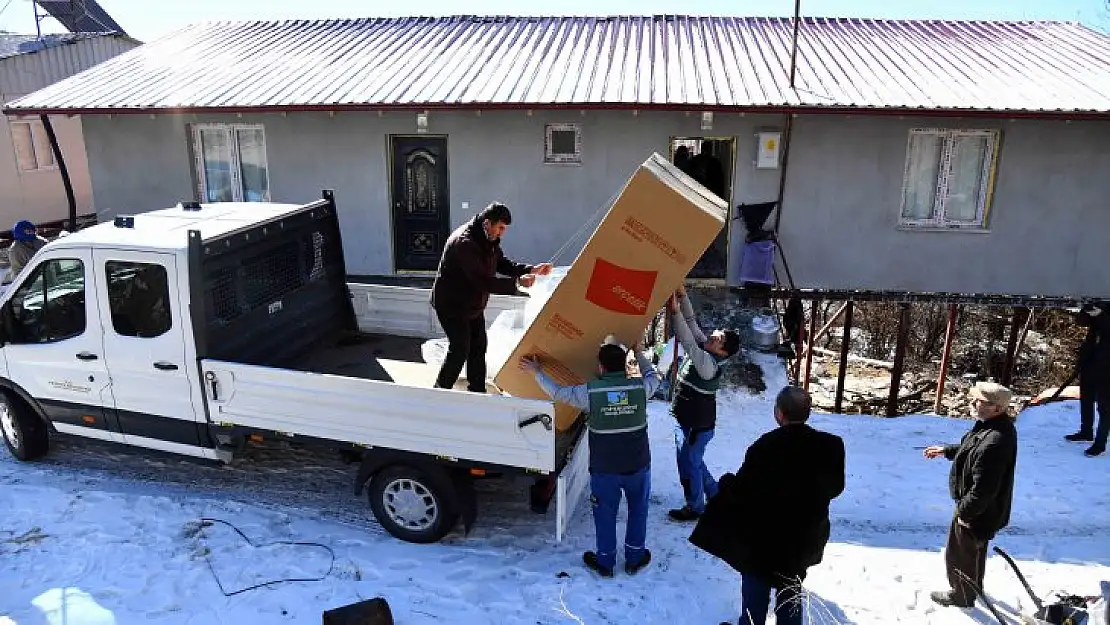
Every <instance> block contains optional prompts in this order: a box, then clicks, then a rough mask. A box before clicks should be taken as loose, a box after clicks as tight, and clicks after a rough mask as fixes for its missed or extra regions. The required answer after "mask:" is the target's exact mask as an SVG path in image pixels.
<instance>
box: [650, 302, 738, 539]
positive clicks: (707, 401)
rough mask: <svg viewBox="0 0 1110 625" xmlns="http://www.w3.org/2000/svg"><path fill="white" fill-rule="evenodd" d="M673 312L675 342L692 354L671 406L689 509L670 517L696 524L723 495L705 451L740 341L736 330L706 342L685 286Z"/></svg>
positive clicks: (714, 335) (688, 355) (672, 304)
mask: <svg viewBox="0 0 1110 625" xmlns="http://www.w3.org/2000/svg"><path fill="white" fill-rule="evenodd" d="M667 310H668V311H669V312H670V313H671V316H672V318H673V321H674V332H675V336H676V337H678V342H679V343H680V344H681V345H682V350H683V351H684V352H686V360H685V362H683V363H682V368H681V369H680V370H679V372H678V380H677V385H678V391H677V392H676V393H675V397H674V403H673V404H672V405H671V414H673V415H674V417H675V420H676V421H677V425H676V427H675V434H674V437H675V438H674V441H675V459H676V461H677V462H678V479H679V481H680V482H681V483H682V492H683V494H684V495H685V496H686V504H685V505H684V506H682V507H681V508H676V509H674V510H671V511H669V512H668V513H667V514H668V516H670V518H671V519H673V520H675V521H693V520H696V519H697V518H698V517H699V516H701V513H702V512H704V511H705V502H706V501H707V500H708V499H709V498H710V497H712V496H713V495H715V494H716V493H717V480H715V479H713V475H712V474H711V473H710V472H709V469H708V468H707V467H706V466H705V448H706V447H707V446H708V445H709V441H711V440H713V433H714V430H715V429H716V427H717V389H718V388H720V386H721V374H722V372H723V369H722V368H721V365H722V364H723V363H724V361H725V360H727V359H728V358H730V357H731V356H732V355H733V354H735V353H736V352H738V351H740V335H739V334H738V333H737V332H736V331H734V330H714V331H713V333H712V334H710V335H709V336H706V335H705V333H704V332H702V330H701V326H699V325H698V320H697V318H696V317H695V315H694V307H693V304H691V303H690V298H689V297H687V295H686V288H685V287H681V286H680V287H679V289H678V291H677V292H676V293H675V295H674V297H671V298H670V299H668V300H667Z"/></svg>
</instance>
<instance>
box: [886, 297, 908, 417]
mask: <svg viewBox="0 0 1110 625" xmlns="http://www.w3.org/2000/svg"><path fill="white" fill-rule="evenodd" d="M909 338H910V305H909V304H908V303H902V304H901V305H900V306H899V311H898V340H897V342H896V343H895V345H894V370H893V371H891V372H890V396H889V397H887V401H886V416H888V417H896V416H898V392H899V390H900V389H901V388H902V369H903V367H904V366H905V361H906V343H907V342H908V341H909Z"/></svg>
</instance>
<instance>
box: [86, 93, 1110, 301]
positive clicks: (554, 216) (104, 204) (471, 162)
mask: <svg viewBox="0 0 1110 625" xmlns="http://www.w3.org/2000/svg"><path fill="white" fill-rule="evenodd" d="M782 121H783V118H782V117H781V116H774V115H772V116H763V115H747V116H742V115H739V114H733V115H724V114H717V115H716V116H715V119H714V124H713V129H712V130H710V131H702V130H701V129H700V118H699V116H698V115H686V114H684V113H665V112H652V113H640V114H639V115H636V116H634V115H633V114H632V113H631V112H630V111H605V112H595V111H589V112H587V113H586V114H585V115H582V114H580V112H578V111H536V112H535V113H534V114H533V115H531V116H529V115H528V114H527V113H526V112H525V111H505V112H488V111H487V112H483V113H482V114H481V115H478V114H476V113H475V112H473V111H471V112H436V111H432V112H431V114H430V119H429V134H437V135H447V137H448V151H449V162H450V197H451V207H452V212H451V222H452V224H459V223H462V222H463V221H464V220H465V219H468V218H469V217H470V216H471V215H473V213H474V212H476V211H477V210H478V209H480V208H481V207H482V206H484V205H485V204H487V203H489V202H491V201H495V200H500V201H504V202H506V203H507V204H508V205H509V206H510V207H512V208H513V210H514V224H513V228H512V230H511V231H510V233H509V236H508V237H507V238H506V240H505V249H506V251H507V253H508V254H509V255H510V256H511V257H515V258H519V259H521V260H529V261H539V260H547V259H549V258H550V257H551V255H553V254H554V253H555V252H556V251H557V250H558V249H559V248H560V247H562V246H563V244H564V243H565V242H566V241H567V240H568V239H569V238H570V237H571V236H572V235H573V234H574V233H575V232H576V231H577V230H578V229H579V227H580V225H581V224H582V222H583V221H585V220H588V219H590V218H591V217H592V216H593V215H594V214H595V211H597V210H598V208H599V207H601V206H603V205H605V204H606V203H607V201H608V200H609V199H610V198H611V197H612V196H613V195H614V194H615V193H616V192H618V191H619V190H620V188H621V187H622V185H623V183H624V182H625V180H626V179H627V178H628V176H629V175H630V174H631V173H632V172H633V170H634V169H635V167H636V166H637V165H638V164H639V163H641V162H643V160H644V159H645V158H646V157H647V156H648V155H649V154H650V153H651V152H653V151H658V152H660V153H662V154H666V153H667V149H668V139H669V137H671V136H703V135H704V136H714V137H722V136H732V137H735V138H736V140H737V151H736V166H735V169H734V171H733V181H732V182H733V189H734V195H733V202H732V204H733V205H734V206H735V205H736V204H739V203H745V202H762V201H768V200H774V199H775V197H776V194H777V191H778V182H779V175H780V173H781V170H778V169H762V170H760V169H755V167H754V163H753V161H754V158H755V150H756V141H755V133H756V131H757V130H759V129H763V128H771V129H780V128H781V126H782ZM194 122H197V123H203V122H231V123H262V124H263V125H264V126H265V131H266V144H267V145H266V148H267V159H268V162H269V171H270V178H271V196H272V199H273V200H274V201H279V202H306V201H311V200H313V199H316V198H318V197H319V192H320V190H321V189H323V188H331V189H334V190H335V191H336V196H337V202H338V204H339V211H340V220H341V222H342V224H343V227H344V246H345V253H346V256H347V265H348V271H349V272H350V273H352V274H356V275H379V274H391V273H393V260H392V250H391V245H392V243H391V236H390V211H389V206H390V192H389V183H388V181H389V172H388V169H387V167H388V161H389V155H388V139H387V137H388V135H390V134H414V131H415V129H416V123H415V113H412V112H390V113H384V114H382V115H380V116H379V115H378V114H376V113H363V112H350V113H337V114H335V116H334V117H331V116H329V115H327V114H324V113H290V114H288V116H283V115H280V114H261V115H246V114H244V115H243V116H242V117H238V116H235V115H224V116H205V115H199V116H192V115H187V116H180V115H176V116H175V115H157V116H155V117H154V118H151V117H150V116H148V115H119V116H115V117H112V118H109V117H106V116H95V117H86V118H85V120H84V128H85V140H86V144H87V151H88V154H89V159H90V170H91V174H92V185H93V193H94V197H95V201H96V206H97V209H98V210H99V211H104V212H105V213H106V214H107V215H112V214H117V213H120V212H141V211H144V210H150V209H154V208H162V207H165V206H170V205H172V204H174V203H176V202H177V201H179V200H181V199H194V198H195V197H196V196H197V192H196V189H195V185H194V182H193V178H192V161H191V158H190V154H189V143H188V135H187V124H189V123H194ZM553 122H576V123H579V124H581V127H582V143H583V156H582V158H583V164H582V165H581V166H579V167H574V166H557V165H544V164H543V162H542V161H543V132H544V124H546V123H553ZM915 126H953V127H962V128H984V127H993V128H1000V129H1001V130H1002V144H1001V148H1000V154H999V161H998V170H997V178H996V183H995V189H994V197H993V203H992V206H991V214H990V221H989V223H988V227H987V229H986V231H985V232H921V231H907V230H902V229H899V226H898V213H899V208H900V202H901V192H902V178H903V168H904V164H905V157H906V143H907V136H908V131H909V129H910V128H912V127H915ZM794 128H795V132H794V137H793V145H792V147H791V155H790V163H789V173H788V180H787V193H786V198H785V201H784V210H783V221H782V233H781V238H782V241H783V250H784V252H785V255H786V257H787V261H788V263H789V265H790V270H791V273H792V275H793V277H794V280H795V282H796V284H797V285H798V286H801V287H811V288H843V289H876V290H911V291H958V292H978V293H999V294H1039V295H1080V296H1102V297H1110V277H1108V276H1110V273H1108V272H1107V270H1106V269H1105V268H1106V267H1110V244H1108V243H1110V234H1108V233H1110V207H1108V206H1107V204H1106V202H1105V201H1104V198H1106V197H1110V176H1106V175H1105V173H1104V172H1105V171H1110V169H1108V166H1110V154H1107V153H1105V151H1101V152H1100V150H1099V146H1100V145H1106V143H1107V141H1106V139H1107V133H1108V132H1110V126H1108V125H1107V124H1105V123H1102V122H1076V123H1073V124H1066V123H1063V122H1044V121H1032V120H1027V121H1015V122H1010V121H1007V120H999V121H982V120H959V119H948V120H943V119H942V120H929V119H921V118H916V119H915V118H906V119H899V118H898V117H896V116H886V117H862V116H800V117H797V118H795V124H794ZM464 202H466V203H468V204H469V208H468V209H465V210H464V209H463V208H462V204H463V203H464ZM772 219H773V218H772ZM732 223H733V225H734V226H735V227H734V228H733V235H732V237H731V249H732V252H733V259H732V261H731V262H730V282H732V281H733V280H732V279H734V278H735V273H736V269H737V265H738V261H737V259H738V258H739V254H738V251H739V248H740V246H741V245H742V241H743V235H744V232H743V226H742V224H741V223H740V222H738V221H736V222H732ZM587 234H588V233H587ZM584 243H585V236H583V237H580V238H579V240H577V241H575V242H574V243H573V244H572V245H570V246H569V247H568V249H567V250H566V252H565V253H564V254H563V255H561V256H560V257H559V258H558V259H557V262H560V263H569V262H570V261H571V260H573V258H574V256H575V255H576V254H577V252H578V251H579V250H580V249H581V247H582V245H583V244H584ZM779 275H780V276H783V277H784V279H785V272H784V271H783V270H782V268H781V266H780V270H779Z"/></svg>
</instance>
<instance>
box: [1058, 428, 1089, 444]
mask: <svg viewBox="0 0 1110 625" xmlns="http://www.w3.org/2000/svg"><path fill="white" fill-rule="evenodd" d="M1064 440H1068V441H1071V442H1073V443H1077V442H1088V443H1089V442H1091V441H1093V440H1095V435H1094V433H1092V432H1091V431H1090V430H1079V431H1078V432H1076V433H1075V434H1068V435H1067V436H1065V437H1064Z"/></svg>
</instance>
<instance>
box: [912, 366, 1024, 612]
mask: <svg viewBox="0 0 1110 625" xmlns="http://www.w3.org/2000/svg"><path fill="white" fill-rule="evenodd" d="M968 394H969V395H970V396H971V416H973V417H975V425H974V426H973V427H972V428H971V431H970V432H968V433H967V434H965V435H964V437H963V440H961V441H960V443H959V444H958V445H944V446H939V445H937V446H933V447H928V448H926V449H925V457H926V458H937V457H939V456H944V457H945V458H947V459H949V460H951V461H952V472H951V474H950V475H949V478H948V490H949V493H950V494H951V495H952V499H954V500H955V501H956V513H955V514H954V515H953V517H952V525H951V526H950V527H949V530H948V542H947V544H946V545H945V547H944V562H945V565H946V567H947V569H948V583H949V585H950V586H951V587H952V588H951V590H947V591H937V592H934V593H932V595H931V597H932V599H933V601H934V602H936V603H937V604H939V605H942V606H955V607H959V608H969V607H971V606H972V605H974V604H975V599H976V597H978V596H979V595H981V594H983V569H984V568H985V566H986V562H987V545H988V544H989V543H990V541H991V539H992V538H994V536H995V534H997V533H998V532H999V530H1001V529H1002V528H1004V527H1006V525H1007V524H1008V523H1009V522H1010V505H1011V502H1012V501H1013V498H1014V467H1015V465H1016V463H1017V428H1015V427H1014V422H1013V419H1012V418H1011V417H1010V399H1011V397H1012V393H1011V392H1010V389H1008V388H1006V387H1005V386H1002V385H1001V384H995V383H994V382H978V383H976V384H975V386H973V387H972V388H971V390H970V391H969V392H968Z"/></svg>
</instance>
